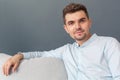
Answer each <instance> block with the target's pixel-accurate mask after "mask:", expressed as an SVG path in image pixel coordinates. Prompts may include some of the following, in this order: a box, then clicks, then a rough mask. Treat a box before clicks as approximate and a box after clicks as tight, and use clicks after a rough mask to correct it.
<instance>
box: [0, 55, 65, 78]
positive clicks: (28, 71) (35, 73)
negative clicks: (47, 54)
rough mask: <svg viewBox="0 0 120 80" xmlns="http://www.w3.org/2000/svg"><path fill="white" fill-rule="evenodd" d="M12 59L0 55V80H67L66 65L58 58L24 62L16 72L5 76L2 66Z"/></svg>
mask: <svg viewBox="0 0 120 80" xmlns="http://www.w3.org/2000/svg"><path fill="white" fill-rule="evenodd" d="M10 57H11V56H10V55H7V54H4V53H0V80H67V74H66V70H65V68H64V64H63V62H62V61H61V60H59V59H56V58H33V59H29V60H22V62H21V64H20V66H19V67H18V69H17V71H16V72H14V73H11V74H10V75H9V76H5V75H3V72H2V65H3V63H4V62H5V61H6V60H7V59H8V58H10Z"/></svg>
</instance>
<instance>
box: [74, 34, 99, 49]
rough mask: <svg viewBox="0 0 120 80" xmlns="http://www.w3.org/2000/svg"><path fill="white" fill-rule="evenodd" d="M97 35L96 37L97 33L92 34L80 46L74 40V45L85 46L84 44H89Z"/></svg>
mask: <svg viewBox="0 0 120 80" xmlns="http://www.w3.org/2000/svg"><path fill="white" fill-rule="evenodd" d="M97 37H98V36H97V34H96V33H94V34H93V35H92V36H91V37H90V38H89V39H88V40H87V41H86V42H84V43H83V44H82V45H81V46H80V45H79V44H78V43H77V42H75V46H77V47H85V46H87V45H88V44H90V43H91V42H92V41H94V40H95V39H96V38H97Z"/></svg>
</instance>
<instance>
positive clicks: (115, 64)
mask: <svg viewBox="0 0 120 80" xmlns="http://www.w3.org/2000/svg"><path fill="white" fill-rule="evenodd" d="M105 55H106V60H107V62H108V66H109V69H110V72H111V74H112V77H113V80H120V43H119V42H118V41H117V40H116V39H112V40H111V42H110V43H108V45H107V47H106V49H105Z"/></svg>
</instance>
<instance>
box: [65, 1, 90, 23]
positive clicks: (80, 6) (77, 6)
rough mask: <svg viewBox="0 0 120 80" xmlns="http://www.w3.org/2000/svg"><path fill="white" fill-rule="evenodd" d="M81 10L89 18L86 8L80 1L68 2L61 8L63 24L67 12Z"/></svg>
mask: <svg viewBox="0 0 120 80" xmlns="http://www.w3.org/2000/svg"><path fill="white" fill-rule="evenodd" d="M80 10H83V11H84V12H85V13H86V16H87V17H88V18H89V15H88V11H87V8H86V7H85V6H84V5H83V4H80V3H70V4H68V5H67V6H66V7H65V8H64V9H63V19H64V24H65V15H66V14H68V13H74V12H77V11H80Z"/></svg>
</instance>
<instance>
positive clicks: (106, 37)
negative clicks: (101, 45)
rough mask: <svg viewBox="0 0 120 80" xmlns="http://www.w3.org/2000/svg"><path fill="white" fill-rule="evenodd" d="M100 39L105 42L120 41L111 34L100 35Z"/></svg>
mask: <svg viewBox="0 0 120 80" xmlns="http://www.w3.org/2000/svg"><path fill="white" fill-rule="evenodd" d="M98 40H100V41H105V42H116V41H117V42H118V40H117V39H116V38H115V37H111V36H98Z"/></svg>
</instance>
